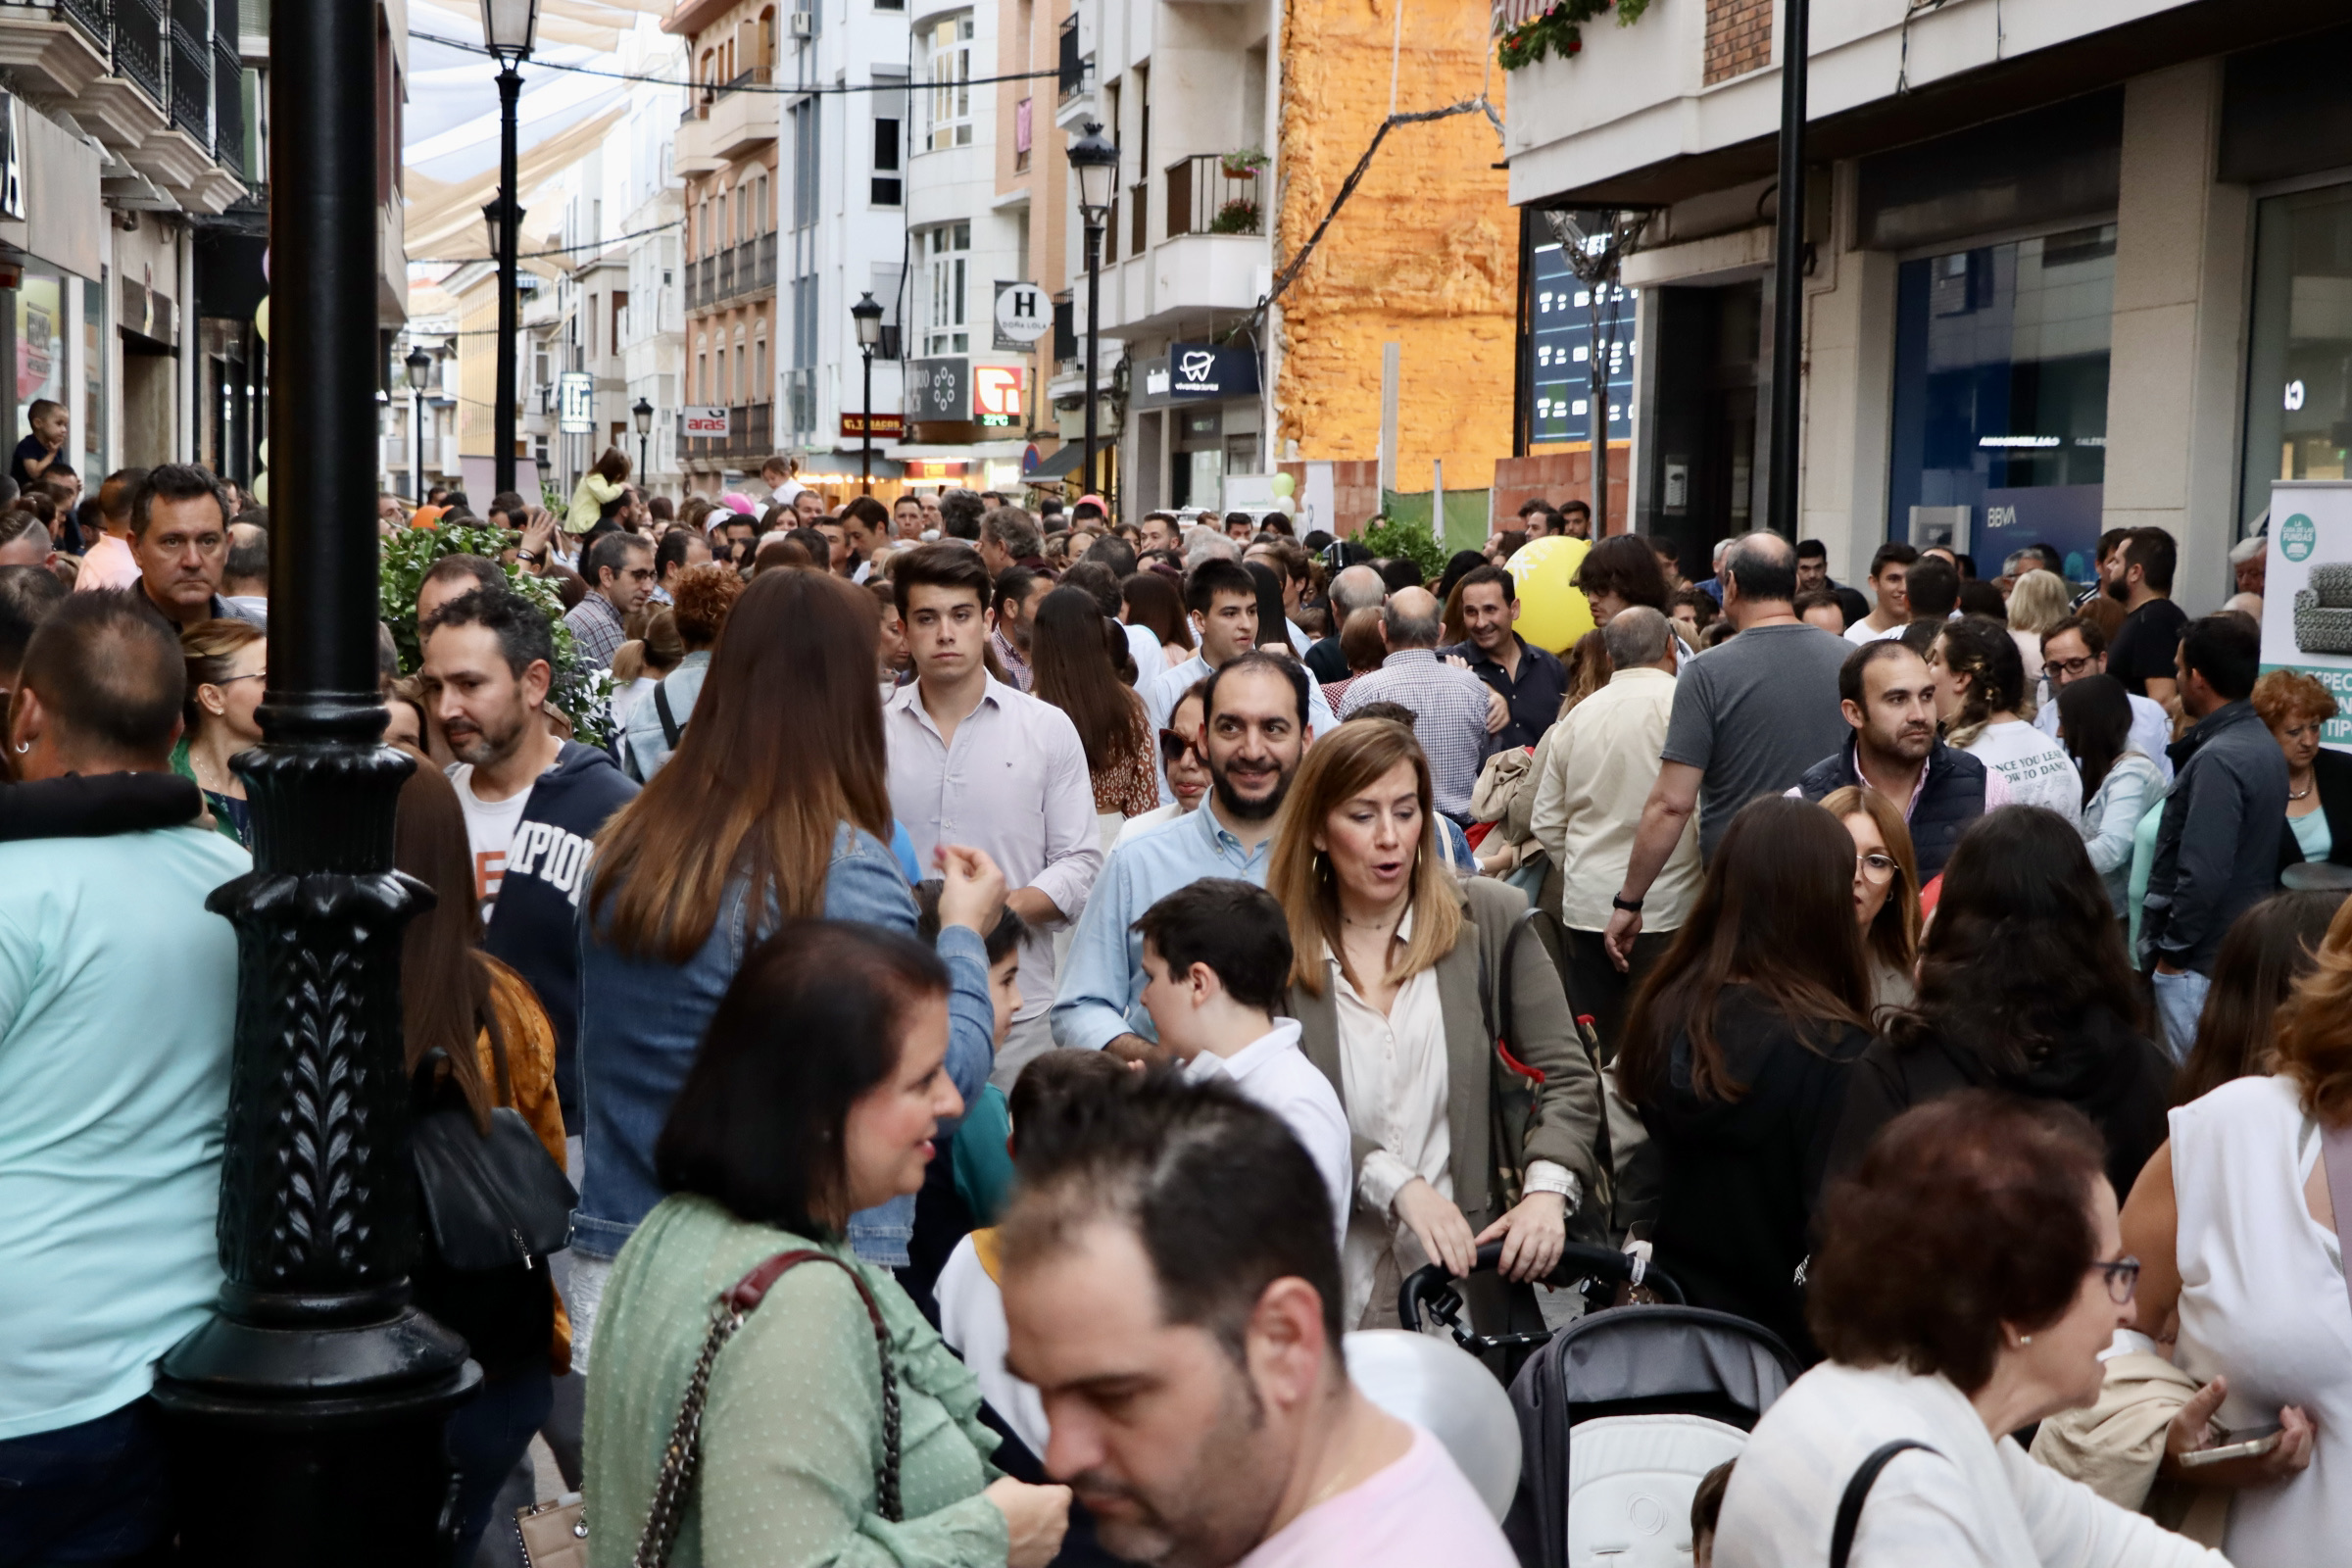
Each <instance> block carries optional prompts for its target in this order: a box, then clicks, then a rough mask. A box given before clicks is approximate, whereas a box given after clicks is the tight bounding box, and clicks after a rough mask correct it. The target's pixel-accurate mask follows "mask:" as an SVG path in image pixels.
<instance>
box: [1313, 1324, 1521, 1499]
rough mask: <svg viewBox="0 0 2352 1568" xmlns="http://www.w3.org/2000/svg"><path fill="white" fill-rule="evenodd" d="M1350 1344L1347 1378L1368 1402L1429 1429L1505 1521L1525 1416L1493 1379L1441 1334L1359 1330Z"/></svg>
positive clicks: (1515, 1482) (1514, 1484) (1515, 1483)
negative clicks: (1523, 1417) (1438, 1336)
mask: <svg viewBox="0 0 2352 1568" xmlns="http://www.w3.org/2000/svg"><path fill="white" fill-rule="evenodd" d="M1346 1343H1347V1350H1348V1378H1349V1380H1350V1381H1352V1382H1353V1383H1354V1384H1355V1386H1356V1387H1357V1388H1358V1389H1361V1390H1362V1391H1363V1394H1364V1397H1365V1398H1367V1399H1370V1400H1371V1401H1372V1402H1373V1403H1374V1404H1377V1405H1379V1406H1380V1407H1381V1408H1382V1409H1383V1410H1386V1411H1387V1412H1388V1413H1389V1414H1391V1415H1393V1416H1395V1417H1397V1419H1398V1420H1400V1421H1410V1422H1412V1423H1413V1424H1414V1425H1415V1426H1419V1427H1426V1428H1428V1429H1429V1432H1430V1435H1431V1436H1433V1437H1435V1438H1436V1439H1437V1440H1438V1441H1439V1442H1440V1443H1442V1444H1444V1445H1445V1446H1446V1452H1447V1453H1449V1454H1451V1455H1452V1456H1453V1462H1454V1464H1455V1465H1456V1466H1457V1467H1458V1468H1459V1469H1460V1470H1461V1472H1462V1474H1463V1475H1464V1476H1467V1477H1468V1478H1469V1481H1470V1485H1471V1487H1472V1488H1473V1489H1474V1490H1475V1491H1476V1492H1477V1493H1478V1496H1479V1500H1480V1501H1481V1502H1484V1503H1485V1504H1486V1505H1487V1509H1488V1511H1489V1512H1491V1513H1493V1514H1494V1515H1495V1519H1496V1520H1497V1521H1500V1520H1501V1518H1502V1516H1503V1515H1504V1514H1505V1513H1507V1512H1509V1511H1510V1506H1511V1497H1512V1496H1513V1495H1514V1494H1516V1493H1517V1492H1518V1490H1519V1416H1518V1413H1517V1412H1516V1411H1514V1410H1513V1409H1512V1408H1511V1397H1510V1396H1509V1395H1508V1394H1505V1393H1504V1392H1503V1389H1502V1385H1501V1384H1499V1383H1497V1382H1495V1375H1494V1374H1493V1373H1491V1372H1489V1371H1488V1370H1487V1369H1486V1368H1485V1367H1484V1366H1483V1365H1481V1364H1480V1363H1479V1361H1478V1359H1477V1358H1476V1357H1475V1356H1472V1355H1471V1354H1470V1353H1469V1352H1468V1351H1466V1350H1464V1349H1462V1348H1460V1347H1458V1346H1454V1345H1449V1344H1447V1343H1446V1341H1444V1340H1441V1339H1438V1338H1437V1337H1435V1336H1434V1335H1428V1334H1408V1333H1406V1332H1404V1331H1403V1330H1401V1329H1359V1330H1358V1331H1356V1332H1355V1333H1353V1334H1350V1335H1348V1338H1347V1342H1346Z"/></svg>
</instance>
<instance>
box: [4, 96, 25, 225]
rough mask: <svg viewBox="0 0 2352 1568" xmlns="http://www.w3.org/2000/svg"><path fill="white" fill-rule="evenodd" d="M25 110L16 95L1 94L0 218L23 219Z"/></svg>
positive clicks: (20, 220) (17, 220) (19, 220)
mask: <svg viewBox="0 0 2352 1568" xmlns="http://www.w3.org/2000/svg"><path fill="white" fill-rule="evenodd" d="M24 149H25V111H24V109H23V107H22V106H21V105H19V104H18V102H17V95H16V94H15V93H13V92H11V93H0V218H5V219H7V220H9V221H12V222H20V223H21V222H23V221H25V156H24Z"/></svg>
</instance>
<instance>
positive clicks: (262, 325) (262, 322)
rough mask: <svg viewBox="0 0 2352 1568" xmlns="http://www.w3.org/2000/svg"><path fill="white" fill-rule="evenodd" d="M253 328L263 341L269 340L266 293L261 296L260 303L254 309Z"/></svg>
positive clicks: (267, 297) (268, 308)
mask: <svg viewBox="0 0 2352 1568" xmlns="http://www.w3.org/2000/svg"><path fill="white" fill-rule="evenodd" d="M253 329H254V331H255V332H256V333H258V334H259V335H260V337H261V340H262V341H263V342H265V343H267V342H269V341H270V296H269V295H267V294H265V295H263V296H262V303H261V304H260V305H259V306H257V307H255V309H254V313H253Z"/></svg>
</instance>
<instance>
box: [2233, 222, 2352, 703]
mask: <svg viewBox="0 0 2352 1568" xmlns="http://www.w3.org/2000/svg"><path fill="white" fill-rule="evenodd" d="M2254 212H2255V219H2254V318H2253V323H2252V330H2251V332H2250V333H2249V334H2248V337H2249V341H2248V344H2247V348H2248V354H2247V371H2246V457H2245V468H2244V474H2245V477H2244V481H2243V482H2244V485H2245V489H2244V492H2243V494H2242V496H2241V497H2240V499H2239V501H2238V508H2239V516H2240V518H2241V519H2242V520H2243V521H2245V522H2249V523H2250V522H2251V521H2252V520H2253V519H2254V518H2255V517H2257V516H2259V515H2262V511H2263V509H2264V508H2266V507H2268V506H2269V505H2270V504H2271V485H2272V483H2273V482H2274V481H2276V480H2279V479H2341V478H2343V477H2345V476H2346V474H2347V473H2352V462H2347V461H2346V457H2345V454H2346V452H2347V451H2348V450H2352V439H2347V433H2348V429H2352V312H2347V311H2346V310H2345V303H2346V302H2347V301H2352V186H2347V185H2327V186H2323V187H2322V188H2320V189H2318V190H2307V191H2298V192H2296V193H2295V194H2293V195H2290V196H2273V197H2269V198H2267V199H2265V200H2264V201H2262V202H2260V203H2258V204H2256V206H2255V209H2254ZM2323 678H2325V677H2323ZM2340 727H2341V726H2340V725H2339V724H2336V723H2330V724H2329V725H2328V726H2327V738H2328V740H2329V742H2330V743H2332V742H2333V741H2334V740H2335V738H2336V731H2337V730H2338V729H2339V728H2340Z"/></svg>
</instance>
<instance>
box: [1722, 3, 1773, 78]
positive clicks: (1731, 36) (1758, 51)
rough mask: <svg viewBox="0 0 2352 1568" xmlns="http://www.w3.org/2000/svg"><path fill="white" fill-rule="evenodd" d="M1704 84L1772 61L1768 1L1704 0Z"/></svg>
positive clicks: (1760, 66)
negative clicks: (1705, 75) (1705, 15)
mask: <svg viewBox="0 0 2352 1568" xmlns="http://www.w3.org/2000/svg"><path fill="white" fill-rule="evenodd" d="M1706 64H1707V85H1708V86H1710V87H1712V86H1714V85H1715V84H1716V83H1717V82H1719V81H1729V80H1731V79H1732V78H1733V77H1734V76H1744V75H1746V74H1747V73H1749V72H1751V71H1761V70H1762V69H1763V68H1764V67H1766V66H1769V65H1771V64H1772V0H1707V53H1706Z"/></svg>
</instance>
